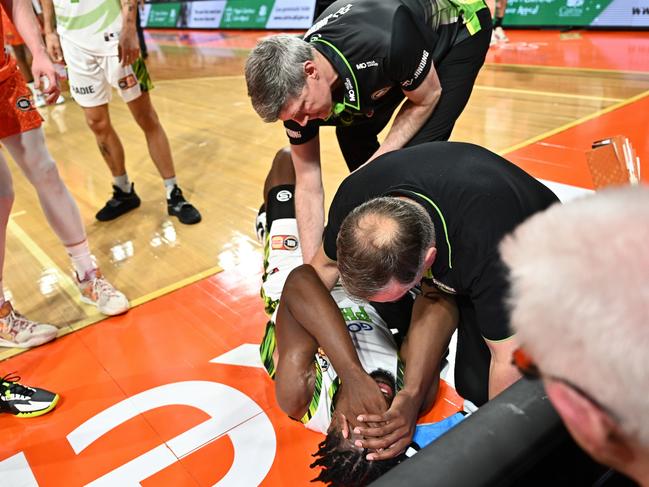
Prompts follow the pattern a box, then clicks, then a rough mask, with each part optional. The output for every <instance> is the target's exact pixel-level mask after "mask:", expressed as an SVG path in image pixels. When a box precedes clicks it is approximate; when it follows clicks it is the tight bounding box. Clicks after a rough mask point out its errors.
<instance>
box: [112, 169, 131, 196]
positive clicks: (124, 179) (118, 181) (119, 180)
mask: <svg viewBox="0 0 649 487" xmlns="http://www.w3.org/2000/svg"><path fill="white" fill-rule="evenodd" d="M113 184H114V185H115V186H117V187H118V188H119V189H121V190H122V191H124V192H125V193H130V192H131V182H130V181H129V180H128V174H127V173H124V174H123V175H122V176H113Z"/></svg>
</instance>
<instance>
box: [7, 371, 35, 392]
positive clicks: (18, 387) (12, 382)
mask: <svg viewBox="0 0 649 487" xmlns="http://www.w3.org/2000/svg"><path fill="white" fill-rule="evenodd" d="M19 380H20V376H19V375H16V373H15V372H10V373H9V374H7V375H5V376H4V377H3V378H2V379H0V387H1V388H3V389H6V390H8V391H9V392H10V393H11V394H13V395H20V396H29V397H31V395H32V394H34V392H36V391H35V390H34V389H32V388H31V387H28V386H24V385H22V384H20V383H19V382H18V381H19ZM5 394H6V391H2V392H1V394H0V395H2V397H4V396H5Z"/></svg>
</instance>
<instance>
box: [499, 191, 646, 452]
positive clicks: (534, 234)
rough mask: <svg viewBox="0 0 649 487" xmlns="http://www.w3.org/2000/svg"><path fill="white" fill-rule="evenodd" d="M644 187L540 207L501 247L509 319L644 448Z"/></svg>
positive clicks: (532, 349)
mask: <svg viewBox="0 0 649 487" xmlns="http://www.w3.org/2000/svg"><path fill="white" fill-rule="evenodd" d="M648 242H649V189H648V188H646V187H645V188H642V187H634V188H630V187H627V188H625V189H614V190H605V191H602V192H601V193H598V194H595V195H593V196H589V197H587V198H583V199H580V200H577V201H574V202H570V203H567V204H565V205H554V206H552V207H551V208H549V209H548V210H546V211H544V212H543V213H539V214H537V215H535V216H533V217H532V218H530V219H529V220H527V221H526V222H525V223H523V224H522V225H521V226H520V227H518V228H517V229H516V230H515V231H514V233H513V234H512V235H511V236H509V237H507V238H506V239H505V240H504V241H503V242H502V244H501V255H502V257H503V261H504V262H505V264H507V266H508V267H509V269H510V280H511V291H510V292H511V296H510V299H509V305H510V308H511V323H512V326H513V328H514V330H515V331H516V332H517V334H518V335H517V336H518V338H519V340H520V342H521V343H523V344H524V345H525V347H526V349H527V350H528V351H529V353H530V355H531V356H532V357H533V358H534V360H535V361H536V363H537V364H538V365H539V367H540V369H541V371H543V372H544V373H545V374H547V375H548V376H555V377H559V378H563V379H565V380H569V381H570V382H572V383H574V384H576V385H577V386H579V387H581V388H582V389H583V390H584V391H586V392H587V393H589V394H591V395H592V396H593V397H594V398H595V399H597V400H598V401H599V402H601V403H602V404H603V405H604V406H606V407H607V408H609V409H610V410H611V411H613V412H614V413H615V414H616V415H618V416H619V417H620V421H621V422H620V428H621V429H622V431H624V432H625V434H627V435H629V436H631V437H633V438H636V439H638V440H639V441H640V443H642V444H644V445H645V446H649V394H647V389H648V388H649V355H648V354H647V350H649V322H648V321H647V317H648V316H649V244H648Z"/></svg>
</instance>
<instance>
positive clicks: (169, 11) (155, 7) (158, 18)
mask: <svg viewBox="0 0 649 487" xmlns="http://www.w3.org/2000/svg"><path fill="white" fill-rule="evenodd" d="M179 13H180V2H165V3H154V4H152V5H151V9H150V10H149V16H148V17H147V22H146V27H176V23H177V22H178V14H179Z"/></svg>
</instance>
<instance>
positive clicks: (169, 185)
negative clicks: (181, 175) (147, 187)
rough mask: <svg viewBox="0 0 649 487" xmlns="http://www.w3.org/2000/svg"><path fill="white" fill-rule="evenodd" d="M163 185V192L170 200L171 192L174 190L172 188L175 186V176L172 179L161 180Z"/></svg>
mask: <svg viewBox="0 0 649 487" xmlns="http://www.w3.org/2000/svg"><path fill="white" fill-rule="evenodd" d="M162 181H163V182H164V183H165V190H166V191H167V199H169V198H171V192H172V191H173V190H174V186H176V176H174V177H173V178H167V179H163V180H162Z"/></svg>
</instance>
